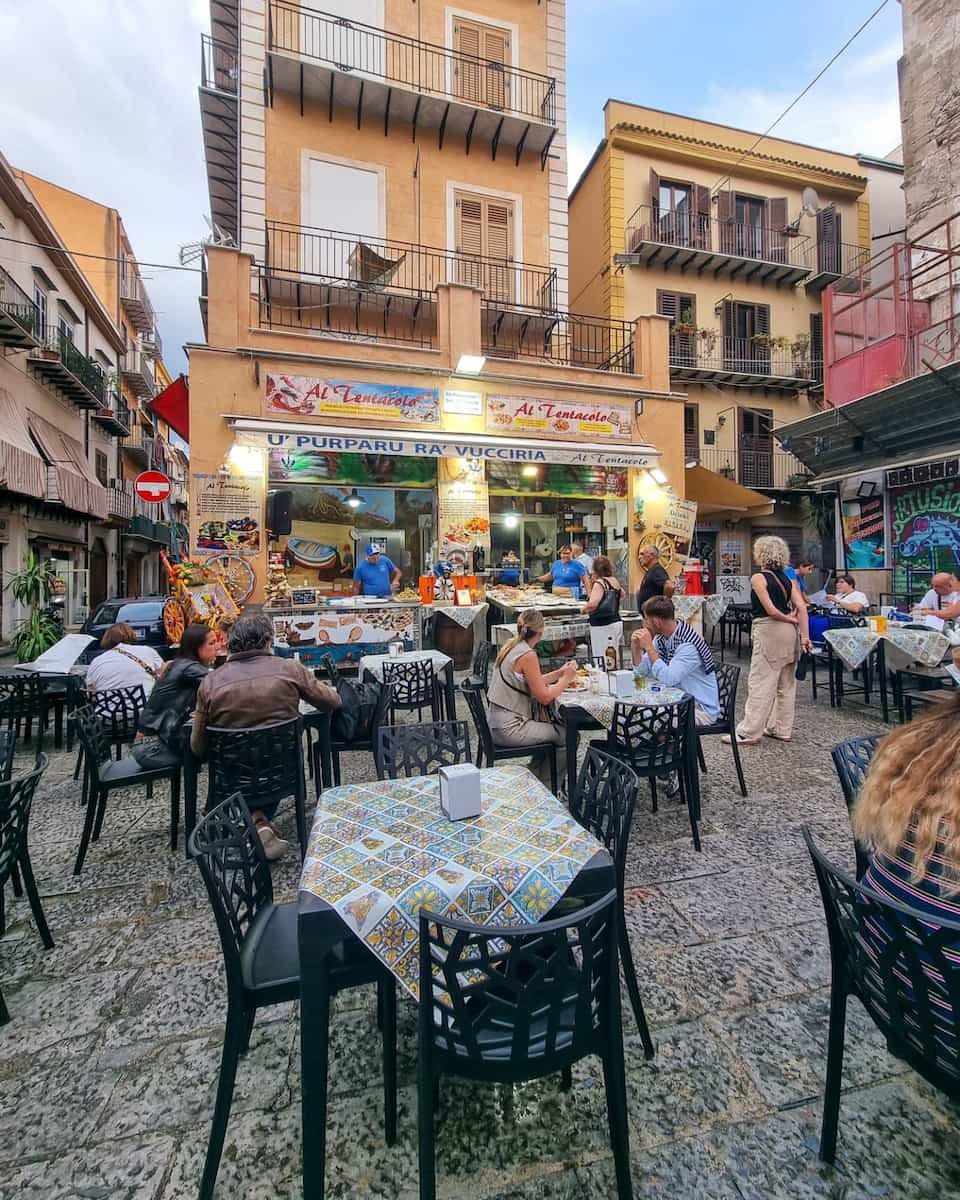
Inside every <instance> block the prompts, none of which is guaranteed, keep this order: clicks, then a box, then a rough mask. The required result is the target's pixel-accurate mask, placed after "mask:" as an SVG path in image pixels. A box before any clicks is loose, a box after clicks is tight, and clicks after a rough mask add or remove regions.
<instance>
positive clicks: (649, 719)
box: [590, 698, 701, 850]
mask: <svg viewBox="0 0 960 1200" xmlns="http://www.w3.org/2000/svg"><path fill="white" fill-rule="evenodd" d="M696 729H697V727H696V724H695V722H694V718H693V699H692V698H690V699H687V700H681V701H680V703H679V704H659V705H642V704H622V703H620V701H617V702H616V703H615V704H614V706H613V719H612V721H611V723H610V729H609V730H608V731H607V737H606V740H605V741H593V742H591V743H590V745H591V746H593V747H595V748H596V749H597V750H603V751H604V752H605V753H606V754H612V755H613V757H614V758H619V759H620V760H621V761H623V762H625V763H626V764H627V765H628V766H629V767H631V768H632V769H633V770H634V771H635V772H636V773H637V775H639V776H640V778H641V779H649V780H650V791H651V794H652V797H653V809H654V812H656V810H657V784H656V781H657V780H658V779H662V778H665V777H667V776H670V775H673V774H674V773H676V776H677V779H678V781H679V784H680V798H681V800H682V801H683V802H684V803H685V804H686V806H687V811H688V813H689V814H690V830H691V832H692V834H693V845H694V848H695V849H697V850H699V849H700V848H701V847H700V831H699V829H698V828H697V822H698V821H699V819H700V798H699V791H698V790H696V791H695V789H697V788H698V780H697V771H696V759H695V758H694V757H693V755H694V753H695V747H694V743H695V741H696V736H697V733H696Z"/></svg>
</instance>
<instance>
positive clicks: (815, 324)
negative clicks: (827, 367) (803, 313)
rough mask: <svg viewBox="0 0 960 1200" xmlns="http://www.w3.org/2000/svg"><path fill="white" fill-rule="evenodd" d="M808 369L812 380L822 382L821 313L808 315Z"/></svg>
mask: <svg viewBox="0 0 960 1200" xmlns="http://www.w3.org/2000/svg"><path fill="white" fill-rule="evenodd" d="M810 369H811V371H812V372H813V374H812V376H811V377H812V378H813V379H816V380H820V381H822V380H823V313H811V314H810Z"/></svg>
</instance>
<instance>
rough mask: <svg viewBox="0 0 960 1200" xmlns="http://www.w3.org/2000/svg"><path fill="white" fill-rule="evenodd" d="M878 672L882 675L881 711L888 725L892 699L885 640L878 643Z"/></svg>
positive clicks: (881, 639)
mask: <svg viewBox="0 0 960 1200" xmlns="http://www.w3.org/2000/svg"><path fill="white" fill-rule="evenodd" d="M877 671H878V672H879V675H880V711H881V712H882V714H883V720H884V723H886V722H888V721H889V720H890V699H889V696H888V695H887V652H886V649H885V647H884V644H883V638H880V640H879V641H878V642H877Z"/></svg>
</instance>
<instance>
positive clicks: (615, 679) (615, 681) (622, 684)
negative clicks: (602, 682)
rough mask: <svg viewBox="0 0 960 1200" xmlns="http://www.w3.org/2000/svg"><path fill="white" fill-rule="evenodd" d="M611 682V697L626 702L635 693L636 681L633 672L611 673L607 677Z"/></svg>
mask: <svg viewBox="0 0 960 1200" xmlns="http://www.w3.org/2000/svg"><path fill="white" fill-rule="evenodd" d="M607 679H608V680H609V681H610V695H611V696H616V697H617V698H618V699H620V700H624V699H626V698H627V696H632V695H633V691H634V681H633V672H632V671H611V672H610V673H609V674H608V675H607Z"/></svg>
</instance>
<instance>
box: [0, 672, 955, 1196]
mask: <svg viewBox="0 0 960 1200" xmlns="http://www.w3.org/2000/svg"><path fill="white" fill-rule="evenodd" d="M809 691H810V687H809V683H807V684H803V685H801V693H802V694H801V700H800V704H799V709H798V722H797V730H796V736H795V738H794V741H793V742H792V743H790V744H783V743H779V742H765V743H764V744H763V745H762V746H758V747H753V748H747V749H746V750H745V751H744V761H745V769H746V773H747V781H748V785H749V789H750V795H749V798H748V799H746V800H742V799H741V798H740V795H739V792H738V790H737V787H736V781H735V777H734V773H733V767H732V760H731V757H730V750H729V748H728V747H726V746H723V745H721V743H720V740H719V738H713V739H709V741H708V743H707V746H706V757H707V764H708V767H709V774H708V775H707V776H706V778H705V783H704V822H703V853H702V854H697V853H695V852H694V850H693V848H692V845H691V841H690V835H689V828H688V826H687V825H686V819H685V815H684V814H683V813H681V812H680V811H679V810H678V808H676V807H675V806H674V805H673V804H672V803H671V802H669V801H663V800H661V806H660V811H659V813H656V814H654V813H652V812H651V811H650V806H649V802H648V800H647V796H646V793H644V798H643V802H642V804H641V805H640V807H639V808H638V812H637V816H636V820H635V823H634V830H633V836H632V842H631V852H630V861H629V865H628V871H627V886H628V889H629V890H628V895H627V921H628V924H629V933H630V938H631V941H632V944H633V951H634V957H635V959H636V962H637V967H638V972H639V976H640V983H641V989H642V992H643V996H644V1003H645V1005H646V1009H647V1014H648V1017H649V1019H650V1023H651V1026H652V1028H653V1035H654V1040H655V1042H656V1047H657V1054H656V1058H655V1059H654V1061H653V1062H651V1063H647V1062H645V1061H644V1058H643V1054H642V1051H641V1049H640V1045H639V1039H638V1038H637V1036H636V1030H635V1028H632V1027H631V1023H630V1018H629V1015H628V1014H629V1009H627V1010H626V1014H625V1029H626V1039H625V1040H626V1057H627V1081H628V1092H629V1119H630V1132H631V1148H632V1159H633V1173H634V1179H635V1188H636V1194H637V1196H638V1197H656V1198H657V1200H668V1198H669V1200H676V1198H685V1197H694V1196H696V1197H697V1198H698V1200H761V1198H762V1200H771V1198H774V1197H797V1198H803V1200H807V1198H814V1197H833V1198H836V1200H840V1198H843V1200H861V1198H864V1200H866V1198H867V1197H891V1198H899V1197H904V1198H907V1197H909V1198H910V1200H920V1198H924V1197H930V1198H934V1197H945V1196H960V1141H958V1140H957V1133H958V1128H960V1126H958V1118H960V1109H958V1108H957V1107H956V1106H954V1105H952V1104H950V1103H949V1102H948V1101H946V1100H945V1099H944V1098H943V1097H941V1096H940V1095H939V1094H938V1093H936V1092H935V1091H934V1090H933V1089H932V1088H930V1087H928V1086H927V1085H926V1084H925V1083H923V1081H921V1080H920V1079H919V1078H918V1077H917V1076H915V1075H914V1074H913V1073H912V1072H910V1071H909V1070H907V1069H906V1068H905V1067H904V1066H903V1065H902V1064H901V1063H899V1062H898V1061H897V1060H896V1059H894V1058H892V1057H891V1056H890V1055H889V1054H888V1053H887V1051H886V1049H885V1046H884V1043H883V1041H882V1039H881V1038H880V1037H879V1036H878V1035H877V1034H876V1032H875V1031H874V1029H873V1027H872V1026H871V1024H870V1022H869V1021H868V1020H867V1018H866V1017H865V1015H864V1013H863V1012H862V1010H861V1009H860V1007H859V1005H857V1004H856V1003H855V1002H854V1003H852V1004H851V1011H850V1015H849V1017H848V1025H847V1029H848V1050H847V1061H846V1069H845V1072H844V1083H845V1093H844V1097H843V1103H842V1107H841V1118H840V1144H839V1149H838V1154H837V1165H836V1167H835V1168H832V1169H829V1168H825V1167H823V1166H822V1165H821V1164H820V1163H819V1162H818V1160H817V1157H816V1136H817V1132H818V1128H819V1114H820V1096H821V1088H822V1084H823V1076H824V1063H825V1042H826V1028H827V1014H828V986H827V985H828V980H829V964H828V954H827V948H826V938H825V933H824V928H823V919H822V914H821V910H820V903H819V898H818V895H817V893H816V888H815V884H814V880H813V873H812V870H811V868H810V865H809V862H808V860H807V858H806V854H805V850H804V847H803V844H802V842H801V838H800V828H801V826H802V825H803V824H804V823H805V822H806V823H809V824H810V826H811V827H812V829H813V831H814V833H815V836H816V838H817V839H818V840H819V842H820V843H821V844H822V845H824V846H825V847H827V848H828V849H829V851H830V852H831V853H832V854H833V855H834V856H835V857H836V858H838V859H842V860H844V861H845V862H850V861H852V854H851V844H850V836H849V832H848V827H847V819H846V812H845V809H844V806H843V801H842V799H841V797H840V792H839V788H838V785H837V781H836V778H835V776H834V773H833V769H832V765H831V762H830V757H829V747H830V746H831V744H832V743H833V742H835V741H838V740H840V739H842V738H845V737H851V736H856V735H859V734H863V733H867V732H870V731H873V730H876V729H878V728H880V726H879V722H878V720H877V717H876V714H875V713H869V712H866V711H865V710H863V709H857V708H855V707H853V706H850V707H848V708H844V709H843V710H842V711H841V712H835V711H831V710H830V708H829V707H828V706H827V703H826V701H825V699H824V698H822V697H821V700H820V702H819V703H818V704H817V705H813V704H812V702H811V701H810V697H809ZM27 763H28V757H27V756H26V755H24V756H23V757H22V759H21V760H20V765H23V766H26V765H27ZM345 767H346V772H345V777H346V778H353V779H362V778H365V777H367V778H368V777H369V775H370V772H371V771H372V763H371V761H370V758H369V756H361V755H351V756H348V757H347V758H346V760H345ZM72 768H73V762H72V758H68V756H67V755H66V754H65V753H60V754H57V755H55V756H54V757H53V761H52V763H51V766H50V769H49V771H48V774H47V777H46V778H45V779H44V781H43V784H42V786H41V789H40V791H39V792H38V795H37V799H36V802H35V806H34V814H33V820H32V826H31V838H30V840H31V847H32V854H33V861H34V865H35V868H36V872H37V876H38V879H39V883H40V889H41V893H42V895H43V897H44V902H45V908H46V913H47V918H48V921H49V924H50V927H51V930H52V932H53V936H54V938H55V940H56V948H55V949H54V950H51V951H46V952H45V951H44V950H43V948H42V946H41V944H40V941H39V938H38V937H37V934H36V931H35V929H34V927H33V925H32V923H31V920H30V917H29V910H28V908H27V906H26V903H25V901H13V900H12V898H11V895H10V889H9V888H8V894H7V918H8V923H7V925H8V927H7V933H6V935H5V936H4V937H3V938H2V939H0V985H2V987H3V990H4V994H5V997H6V1000H7V1004H8V1006H9V1009H10V1012H11V1015H12V1021H11V1022H10V1024H9V1025H7V1026H6V1027H4V1028H3V1029H0V1080H2V1089H0V1096H2V1100H0V1197H3V1198H4V1200H7V1198H8V1197H9V1198H11V1200H12V1198H13V1197H17V1198H18V1200H28V1198H29V1200H33V1198H36V1200H41V1198H42V1200H67V1198H71V1200H72V1198H74V1197H86V1198H90V1197H98V1198H99V1197H109V1198H110V1200H134V1198H136V1200H181V1198H186V1197H193V1196H195V1195H196V1189H197V1186H198V1183H199V1179H200V1173H201V1164H202V1158H203V1153H204V1149H205V1146H206V1139H207V1134H208V1128H209V1119H210V1116H211V1113H212V1108H213V1095H214V1089H215V1086H216V1075H217V1067H218V1062H219V1053H220V1045H221V1038H222V1021H223V1017H224V1011H225V985H224V979H223V972H222V966H221V958H220V948H219V942H218V940H217V934H216V930H215V926H214V922H213V919H212V917H211V914H210V912H209V908H208V902H207V898H206V894H205V892H204V891H203V887H202V884H201V881H200V878H199V873H198V872H197V870H196V868H195V867H194V866H192V865H191V864H190V863H188V862H187V861H185V859H184V857H183V853H182V841H181V851H180V852H179V853H177V854H172V853H171V852H170V850H169V848H168V845H167V819H168V816H167V814H168V807H167V794H166V791H165V789H159V788H158V790H157V794H156V796H155V798H154V799H153V800H152V801H149V802H148V801H146V800H145V798H144V796H143V793H142V790H141V791H137V790H133V791H130V792H126V793H120V794H118V795H116V796H111V799H110V804H109V808H108V811H107V818H106V823H105V827H104V833H103V837H102V838H101V840H100V842H99V843H97V844H95V845H94V846H93V847H92V848H91V851H90V853H89V855H88V858H87V863H86V866H85V868H84V872H83V875H82V876H81V877H80V878H79V879H75V878H74V877H73V875H72V874H71V869H72V861H73V857H74V854H75V852H76V848H77V844H78V841H79V837H80V827H81V810H80V807H79V804H78V800H79V785H78V784H76V783H74V782H73V779H72ZM281 823H285V824H286V826H287V827H288V828H289V827H292V821H291V814H290V813H287V814H286V815H285V817H284V819H283V820H282V822H281ZM288 836H290V837H291V838H294V835H293V833H292V832H291V833H290V834H289V835H288ZM294 840H295V839H294ZM275 879H276V890H277V895H278V898H290V897H292V895H293V893H294V889H295V884H296V862H295V861H294V858H293V857H292V856H291V859H290V860H289V861H287V862H284V863H282V864H281V865H280V866H279V867H278V868H277V870H276V877H275ZM340 999H341V1001H342V1002H341V1003H339V1004H338V1006H337V1010H336V1013H335V1016H334V1020H333V1024H332V1030H331V1038H332V1047H331V1074H330V1100H331V1102H330V1112H329V1129H328V1139H327V1146H328V1163H327V1188H328V1190H327V1194H328V1196H330V1197H334V1198H336V1197H389V1198H393V1197H414V1196H415V1195H416V1192H417V1160H416V1102H415V1054H416V1020H415V1012H414V1009H413V1006H412V1005H411V1004H410V1003H409V1002H407V1003H404V1002H401V1012H400V1030H399V1036H400V1050H399V1060H400V1061H399V1071H400V1118H399V1139H398V1142H397V1144H396V1145H395V1146H394V1147H393V1148H390V1149H388V1148H387V1147H386V1146H385V1144H384V1141H383V1135H382V1124H381V1118H382V1109H381V1098H380V1095H381V1094H380V1090H379V1080H380V1064H379V1039H378V1036H377V1032H376V1021H375V1012H374V1008H373V996H372V993H370V994H368V990H367V989H363V990H361V991H358V992H355V993H353V994H348V995H347V996H346V997H341V998H340ZM298 1046H299V1041H298V1017H297V1013H296V1010H295V1008H294V1007H293V1006H289V1005H287V1006H283V1007H282V1008H278V1009H274V1010H271V1011H268V1013H266V1014H264V1015H262V1016H261V1017H260V1019H259V1020H258V1022H257V1026H256V1029H255V1032H254V1036H253V1040H252V1043H251V1048H250V1052H249V1054H248V1056H247V1058H246V1059H245V1060H244V1061H242V1063H241V1066H240V1071H239V1075H238V1080H237V1090H236V1095H235V1098H234V1103H233V1111H232V1115H231V1119H230V1127H229V1130H228V1133H227V1142H226V1147H225V1150H224V1155H223V1163H222V1166H221V1169H220V1177H219V1186H218V1193H217V1194H218V1195H219V1196H221V1197H231V1198H234V1197H244V1198H247V1197H249V1198H251V1200H253V1198H261V1197H291V1198H294V1197H298V1196H299V1195H300V1194H301V1188H300V1182H299V1173H300V1145H301V1133H300V1125H299V1058H298ZM574 1081H575V1082H574V1087H573V1089H572V1090H571V1091H569V1092H562V1091H561V1090H560V1086H559V1084H560V1081H559V1078H553V1077H550V1078H546V1079H543V1080H540V1081H538V1082H536V1083H531V1084H527V1085H523V1086H517V1087H515V1088H514V1089H513V1090H512V1092H510V1091H508V1090H506V1089H502V1088H492V1087H480V1086H474V1085H471V1084H469V1083H460V1082H455V1081H454V1082H447V1083H445V1084H444V1089H443V1111H442V1115H441V1118H440V1121H439V1123H438V1138H437V1145H438V1160H437V1175H438V1187H439V1194H440V1195H441V1196H443V1197H462V1196H468V1195H469V1196H470V1197H471V1200H493V1198H494V1197H496V1198H498V1200H533V1198H534V1197H536V1198H537V1200H561V1198H563V1200H566V1198H570V1197H609V1196H614V1195H615V1187H614V1177H613V1169H612V1161H611V1157H610V1152H609V1145H608V1141H607V1126H606V1116H605V1105H604V1091H603V1082H602V1075H601V1073H600V1071H599V1067H598V1065H596V1064H594V1063H593V1062H590V1061H588V1062H586V1063H583V1064H581V1065H580V1066H579V1067H578V1068H576V1069H575V1071H574Z"/></svg>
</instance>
